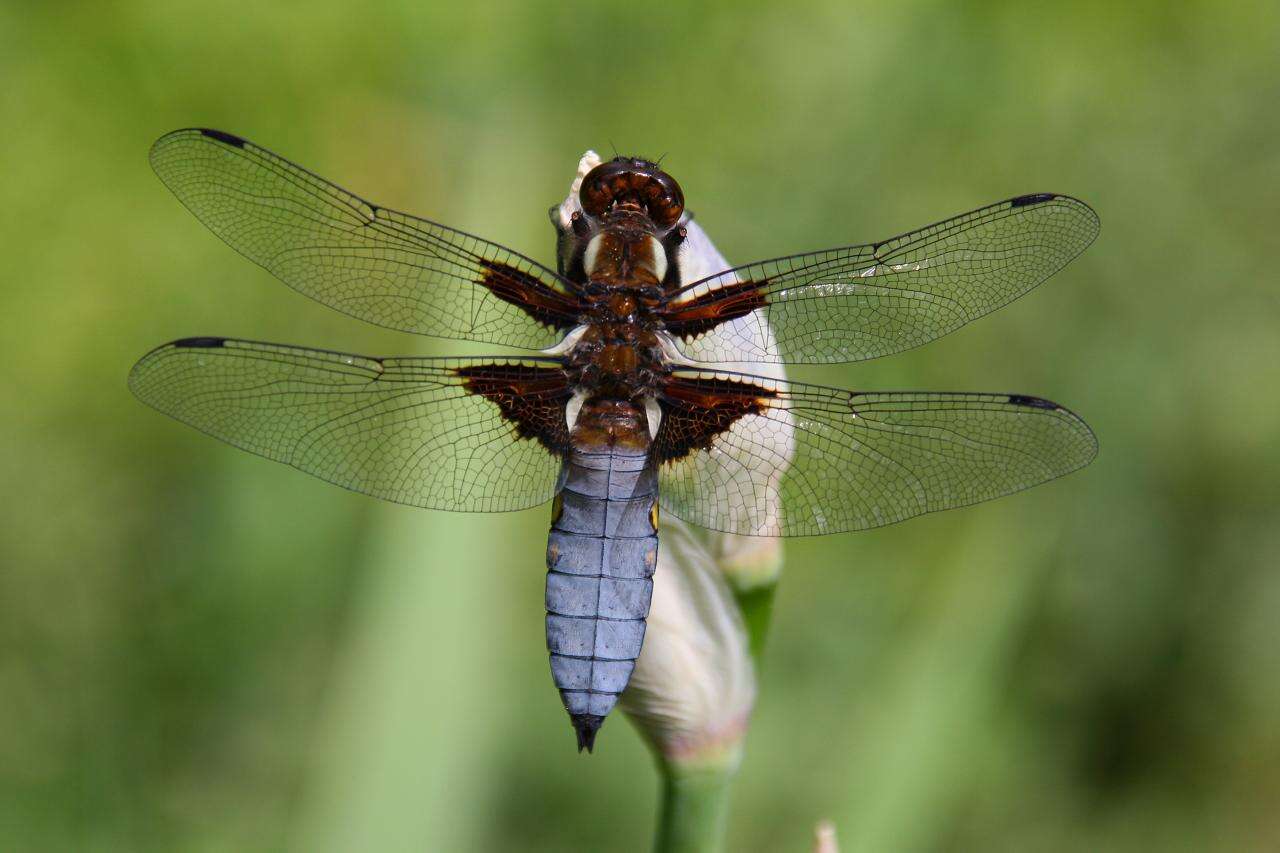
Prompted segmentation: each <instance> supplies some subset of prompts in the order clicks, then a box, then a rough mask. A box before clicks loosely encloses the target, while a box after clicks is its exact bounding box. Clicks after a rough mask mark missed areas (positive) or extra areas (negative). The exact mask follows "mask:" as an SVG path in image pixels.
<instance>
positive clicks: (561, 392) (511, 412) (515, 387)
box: [457, 364, 573, 456]
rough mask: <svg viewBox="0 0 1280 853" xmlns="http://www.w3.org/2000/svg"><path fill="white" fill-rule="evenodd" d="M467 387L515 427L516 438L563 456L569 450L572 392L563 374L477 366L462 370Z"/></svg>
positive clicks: (519, 367) (554, 370)
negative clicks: (567, 420) (566, 412)
mask: <svg viewBox="0 0 1280 853" xmlns="http://www.w3.org/2000/svg"><path fill="white" fill-rule="evenodd" d="M457 373H458V376H460V377H462V379H463V380H465V381H464V387H465V388H466V389H467V390H468V391H470V392H471V393H472V394H476V395H478V396H481V397H484V398H485V399H486V400H488V401H489V402H491V403H493V404H494V405H495V406H497V407H498V408H499V409H500V410H501V411H502V417H503V418H504V419H505V420H507V421H509V422H511V423H512V424H514V425H515V428H516V434H517V435H519V436H520V437H521V438H531V439H534V440H535V441H537V442H538V443H539V444H541V445H542V446H543V447H545V448H546V449H547V450H550V451H551V452H552V453H554V454H555V455H556V456H561V455H563V454H564V452H565V451H566V450H567V449H568V447H569V427H568V425H567V424H566V423H565V419H564V410H565V406H566V405H567V404H568V402H569V398H570V397H572V396H573V389H572V388H571V387H570V385H569V380H568V378H567V377H566V376H565V374H564V371H563V370H560V369H559V368H554V367H529V366H527V365H523V364H474V365H469V366H467V367H460V368H458V370H457Z"/></svg>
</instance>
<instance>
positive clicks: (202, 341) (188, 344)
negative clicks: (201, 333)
mask: <svg viewBox="0 0 1280 853" xmlns="http://www.w3.org/2000/svg"><path fill="white" fill-rule="evenodd" d="M226 342H227V339H226V338H183V339H182V340H180V341H174V342H173V345H174V346H175V347H184V348H190V349H216V348H218V347H221V346H222V345H223V344H225V343H226Z"/></svg>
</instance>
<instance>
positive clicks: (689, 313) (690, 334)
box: [661, 279, 769, 340]
mask: <svg viewBox="0 0 1280 853" xmlns="http://www.w3.org/2000/svg"><path fill="white" fill-rule="evenodd" d="M768 282H769V280H768V279H762V280H761V281H737V282H734V283H733V284H726V285H725V286H723V287H717V288H716V289H715V290H712V291H710V292H708V293H704V294H702V295H701V296H698V297H696V298H694V299H690V300H689V301H688V302H681V303H679V304H677V305H671V306H664V307H663V308H662V309H661V316H662V321H663V323H664V324H665V326H666V329H667V331H668V332H670V333H671V334H673V335H675V336H676V337H677V338H683V339H685V340H688V339H690V338H696V337H697V336H698V335H702V334H705V333H707V332H709V331H711V330H712V329H714V328H715V327H716V326H719V325H720V324H721V323H724V322H726V321H728V320H736V319H738V318H739V317H745V316H746V315H747V314H750V313H751V312H752V311H755V310H756V309H758V308H763V307H764V306H765V304H766V301H767V300H766V299H765V295H764V293H763V292H761V288H762V287H764V285H766V284H768Z"/></svg>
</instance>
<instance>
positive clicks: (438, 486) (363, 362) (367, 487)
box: [129, 338, 571, 512]
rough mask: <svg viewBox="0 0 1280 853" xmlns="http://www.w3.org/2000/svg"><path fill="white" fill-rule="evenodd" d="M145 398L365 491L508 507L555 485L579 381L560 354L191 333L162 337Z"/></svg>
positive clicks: (145, 362) (548, 492)
mask: <svg viewBox="0 0 1280 853" xmlns="http://www.w3.org/2000/svg"><path fill="white" fill-rule="evenodd" d="M129 387H130V388H131V389H132V390H133V392H134V394H136V395H137V396H138V397H139V398H140V399H141V400H142V401H143V402H145V403H147V404H149V405H151V406H154V407H155V408H157V409H159V410H160V411H162V412H164V413H165V414H167V415H170V416H172V417H174V418H177V419H178V420H180V421H183V422H185V423H188V424H190V425H191V426H194V427H196V428H197V429H200V430H202V431H204V432H207V433H209V434H210V435H213V436H215V437H217V438H220V439H222V440H223V441H226V442H228V443H230V444H233V445H235V446H237V447H241V448H243V449H245V450H248V451H250V452H252V453H257V454H258V455H260V456H265V457H267V458H268V459H274V460H276V461H278V462H285V463H287V464H289V465H292V466H294V467H295V468H299V469H301V470H303V471H306V472H307V473H309V474H314V475H315V476H317V477H319V478H321V479H323V480H327V481H329V482H331V483H336V484H338V485H340V486H343V487H345V488H348V489H352V490H354V491H357V492H363V493H364V494H367V495H372V496H374V497H378V498H384V499H386V500H390V501H396V502H397V503H404V504H411V505H413V506H420V507H429V508H431V509H449V510H463V511H468V512H497V511H504V510H516V509H524V508H526V507H530V506H534V505H536V504H539V503H541V502H543V501H545V500H548V499H549V498H551V497H552V495H553V494H554V492H555V487H556V479H557V476H558V474H559V470H560V459H561V457H562V454H563V453H564V450H565V447H566V446H567V443H568V435H567V432H566V427H565V420H564V408H565V403H566V402H567V401H568V399H569V396H570V393H571V392H570V390H569V387H568V384H567V381H566V379H565V376H564V373H563V372H562V371H561V370H560V369H559V367H558V366H557V362H556V361H555V360H554V359H530V360H521V361H510V362H503V361H493V360H486V359H458V358H381V359H379V358H368V357H365V356H358V355H346V354H343V353H336V352H326V351H323V350H312V349H303V348H300V347H291V346H284V345H280V344H268V343H256V342H252V341H238V340H230V339H225V338H189V339H186V340H182V341H175V342H174V343H171V344H166V345H164V346H162V347H159V348H158V349H155V350H153V351H152V352H150V353H149V354H147V355H146V356H145V357H143V358H142V360H141V361H139V362H138V363H137V365H135V366H134V368H133V371H132V372H131V373H130V374H129Z"/></svg>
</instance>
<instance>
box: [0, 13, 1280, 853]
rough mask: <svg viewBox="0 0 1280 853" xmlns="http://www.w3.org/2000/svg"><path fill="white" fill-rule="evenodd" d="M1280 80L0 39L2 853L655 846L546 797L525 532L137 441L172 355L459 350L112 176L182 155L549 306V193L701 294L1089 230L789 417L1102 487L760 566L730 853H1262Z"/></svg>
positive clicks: (290, 24) (1239, 41) (795, 23)
mask: <svg viewBox="0 0 1280 853" xmlns="http://www.w3.org/2000/svg"><path fill="white" fill-rule="evenodd" d="M1278 37H1280V27H1278V25H1277V7H1276V6H1275V5H1274V4H1265V5H1264V4H1257V5H1256V6H1255V5H1253V4H1221V3H1209V2H1200V3H1186V4H1165V3H1135V4H1113V3H1109V2H1107V3H1103V2H1097V3H1087V4H1056V5H1053V6H1045V5H1042V4H1027V3H989V4H963V5H961V4H950V3H944V2H912V3H902V4H886V5H883V6H881V5H870V6H861V7H860V6H856V5H853V4H847V3H843V2H828V3H821V4H816V5H809V4H789V3H788V4H784V3H777V4H765V3H744V2H735V3H711V4H703V5H699V6H697V7H686V8H666V7H662V6H658V5H652V6H650V5H645V4H639V5H636V4H632V5H630V6H629V7H628V8H626V9H623V10H616V11H615V10H611V9H608V8H606V6H605V4H591V5H581V4H573V3H555V4H546V5H542V4H524V3H516V2H513V3H506V4H503V3H499V4H491V3H485V2H480V3H469V4H434V3H427V2H402V3H369V4H350V3H344V2H335V0H311V2H307V3H296V2H289V3H252V4H233V5H221V4H208V3H192V2H171V0H165V2H160V1H159V0H155V2H106V3H45V4H34V3H33V4H24V3H15V2H13V0H9V2H7V3H4V4H2V5H0V118H2V119H3V126H4V132H3V133H2V134H0V164H2V165H3V172H4V178H3V180H2V181H0V257H2V258H3V260H2V261H0V265H2V268H3V275H2V278H0V280H2V282H3V284H2V285H0V287H2V288H3V289H2V291H0V316H3V318H4V329H5V333H4V349H5V352H6V357H5V358H4V359H3V361H2V362H0V378H2V379H3V383H4V387H5V389H6V391H5V393H6V394H7V399H6V402H5V404H4V405H3V406H0V429H2V430H3V436H4V440H3V442H0V476H2V477H3V483H4V488H3V490H2V491H0V516H2V518H3V521H0V849H4V850H18V851H25V850H71V849H75V850H92V851H98V850H102V851H116V850H120V851H125V850H128V851H149V850H155V851H160V850H164V851H169V850H184V851H186V850H191V851H221V850H237V851H239V850H264V851H265V850H278V849H282V848H290V847H292V848H293V849H303V850H333V851H348V850H386V851H390V850H415V849H425V850H450V851H453V850H457V851H470V850H510V849H520V850H535V851H544V850H545V851H552V850H557V851H558V850H599V849H610V850H645V849H648V847H649V844H650V834H651V827H652V821H653V814H654V810H655V807H656V801H657V782H656V779H655V775H654V772H653V770H652V767H651V762H650V758H649V756H648V754H647V752H646V750H645V748H644V746H643V745H642V743H641V741H640V740H639V738H638V737H637V735H636V734H635V732H634V731H633V730H632V729H631V727H630V725H629V724H628V723H627V722H625V721H624V719H623V718H622V716H621V715H618V716H617V717H616V718H615V719H613V720H611V722H610V724H609V725H608V726H607V727H606V728H605V730H604V732H603V734H602V736H601V741H600V745H599V746H600V748H599V749H598V750H597V754H596V755H595V756H592V757H587V756H585V755H582V756H580V755H578V754H576V753H575V752H574V749H573V736H572V733H571V730H570V728H569V725H568V723H567V721H566V720H565V717H564V712H563V710H562V709H561V708H560V706H559V701H558V697H557V695H556V692H555V690H554V689H553V687H552V685H551V681H550V678H549V675H548V671H547V663H546V657H545V651H544V643H543V634H542V632H543V626H542V583H543V578H542V575H543V549H544V547H545V529H546V525H547V520H548V510H547V509H546V508H540V509H537V510H533V511H529V512H525V513H520V514H516V515H508V516H486V517H481V516H460V515H452V514H447V513H434V512H427V511H415V510H411V509H407V508H404V507H399V506H392V505H387V504H381V503H378V502H376V501H374V500H371V499H368V498H364V497H360V496H358V495H355V494H351V493H348V492H344V491H343V490H341V489H338V488H335V487H332V486H328V485H326V484H324V483H322V482H320V481H318V480H314V479H311V478H308V477H306V476H304V475H302V474H300V473H298V472H296V471H293V470H290V469H289V468H287V467H284V466H280V465H276V464H272V463H269V462H266V461H264V460H261V459H258V458H255V457H251V456H249V455H247V454H243V453H241V452H239V451H237V450H234V449H232V448H230V447H227V446H225V445H222V444H219V443H217V442H215V441H213V440H212V439H209V438H206V437H204V436H202V435H199V434H197V433H196V432H195V431H193V430H190V429H188V428H186V427H183V426H181V425H179V424H177V423H175V422H173V421H170V420H168V419H166V418H164V417H163V416H161V415H159V414H157V413H156V412H154V411H152V410H150V409H148V408H146V407H144V406H143V405H141V404H140V403H138V402H137V401H135V400H134V399H132V398H131V397H130V395H129V393H128V391H127V390H126V388H125V375H126V373H127V371H128V369H129V367H130V365H131V364H132V363H133V361H134V360H135V359H136V358H137V357H139V356H141V355H142V354H143V353H145V352H146V351H147V350H148V349H150V348H151V347H152V346H154V345H156V344H159V343H161V342H163V341H167V340H171V339H173V338H177V337H182V336H187V335H196V334H222V335H234V336H239V337H248V338H257V339H265V340H278V341H283V342H289V343H297V344H309V345H314V346H322V347H329V348H337V349H348V350H352V351H355V352H367V353H373V354H410V353H439V354H443V353H446V352H477V351H478V350H477V349H475V348H468V347H466V346H459V345H454V344H450V343H439V342H432V341H429V340H427V339H412V338H410V336H407V335H399V334H395V333H392V332H386V331H383V330H379V329H374V328H372V327H368V326H365V325H362V324H360V323H358V322H356V321H353V320H350V319H348V318H345V317H343V316H341V315H339V314H337V313H336V312H334V311H330V310H326V309H325V308H323V307H321V306H319V305H318V304H315V303H312V302H310V301H308V300H306V299H304V298H303V297H300V296H298V295H297V294H295V293H293V292H292V291H290V290H289V289H288V288H286V287H285V286H283V285H281V284H279V283H278V282H276V281H275V280H273V279H272V278H271V277H270V276H269V275H268V274H267V273H266V272H264V271H262V270H260V269H258V268H257V267H255V266H253V265H252V264H250V263H249V262H247V261H245V260H243V259H241V258H240V257H238V256H237V255H236V254H235V253H234V252H232V251H231V250H230V249H228V248H227V247H226V246H224V245H223V244H222V243H221V242H219V241H218V240H217V239H216V238H215V237H213V236H212V235H211V234H210V233H208V232H207V231H205V229H204V228H203V227H202V226H201V225H200V224H199V223H197V222H196V220H195V219H194V218H193V217H192V216H190V215H189V214H188V213H186V212H185V211H184V210H183V209H182V208H181V206H180V205H179V204H178V203H177V202H176V201H175V200H174V199H173V198H172V197H171V196H170V195H169V194H168V193H167V192H166V191H165V189H164V188H163V187H162V186H161V184H160V182H159V181H158V180H156V179H155V177H154V176H153V175H152V174H151V172H150V170H149V168H148V166H147V162H146V153H147V148H148V146H149V145H150V144H151V142H152V140H153V139H154V138H155V137H157V136H159V135H160V134H162V133H164V132H165V131H168V130H171V129H174V128H177V127H184V126H189V125H205V126H211V127H218V128H223V129H226V130H229V131H233V132H235V133H239V134H243V135H245V136H248V137H249V138H251V139H254V140H256V141H258V142H260V143H261V144H263V145H266V146H267V147H269V148H272V149H275V150H276V151H279V152H281V153H282V154H284V155H286V156H288V157H290V158H292V159H295V160H297V161H298V162H301V163H303V164H305V165H308V166H310V167H311V168H313V169H315V170H316V171H318V172H319V173H321V174H323V175H326V176H328V177H331V178H333V179H334V180H336V181H338V182H339V183H341V184H343V185H345V186H348V187H350V188H352V189H354V190H356V191H358V192H361V193H363V194H365V195H367V196H368V197H370V198H372V199H374V200H376V201H378V202H381V203H383V204H386V205H389V206H392V207H397V208H401V209H405V210H409V211H414V212H418V213H421V214H423V215H426V216H429V217H432V218H435V219H439V220H441V221H444V222H448V223H450V224H453V225H455V226H457V227H460V228H463V229H466V230H469V231H473V232H477V233H480V234H483V235H485V236H487V237H490V238H492V239H494V240H497V241H499V242H501V243H505V244H507V245H510V246H512V247H514V248H517V249H519V250H522V251H526V252H528V253H530V254H532V255H533V256H534V257H537V258H539V259H541V260H543V261H544V262H550V261H552V259H553V242H552V233H551V229H550V227H549V226H548V224H547V221H546V209H547V207H548V206H549V205H551V204H552V203H554V202H556V201H558V200H559V199H560V198H562V197H563V195H564V192H565V190H566V188H567V184H568V181H569V179H570V177H571V176H572V172H573V168H574V166H575V164H576V162H577V158H578V156H579V154H580V153H581V152H582V151H583V150H584V149H585V148H587V147H596V148H598V149H601V150H602V151H605V152H608V151H610V148H611V145H616V146H617V147H618V149H620V150H622V151H624V152H627V153H632V152H634V153H639V154H647V155H651V156H657V155H661V154H664V153H665V154H666V155H667V159H666V160H665V161H664V165H665V166H666V167H668V168H669V169H670V170H671V172H672V173H673V174H674V175H676V177H677V178H678V179H679V180H680V181H681V183H682V184H683V187H684V189H685V193H686V196H687V198H688V199H689V203H690V206H691V208H692V209H693V210H694V211H696V213H697V215H698V219H699V221H700V222H701V223H702V225H703V226H704V227H705V228H706V229H707V231H708V232H709V233H710V234H711V236H712V237H713V239H715V240H716V241H717V242H718V244H719V246H720V248H721V250H722V251H723V252H724V253H725V254H726V255H727V256H728V257H729V258H730V259H731V260H733V261H735V262H746V261H749V260H756V259H759V258H764V257H771V256H774V255H779V254H787V253H792V252H798V251H802V250H806V249H817V248H823V247H826V246H830V245H840V244H844V243H848V242H860V241H863V240H871V239H876V238H880V237H885V236H888V235H890V234H894V233H898V232H900V231H903V230H906V229H908V228H912V227H915V226H918V225H922V224H924V223H926V222H931V221H934V220H936V219H939V218H942V217H944V216H947V215H950V214H953V213H958V212H960V211H963V210H967V209H970V208H972V207H975V206H977V205H979V204H982V203H986V202H989V201H993V200H996V199H1000V198H1005V197H1008V196H1012V195H1015V194H1019V193H1026V192H1033V191H1042V190H1050V191H1059V192H1066V193H1071V194H1073V195H1078V196H1080V197H1081V198H1084V199H1086V200H1088V201H1089V202H1090V203H1092V204H1093V205H1094V206H1095V207H1096V208H1097V210H1098V211H1099V213H1100V215H1101V217H1102V221H1103V230H1102V236H1101V238H1100V239H1099V240H1098V242H1097V243H1096V244H1095V245H1094V246H1093V248H1091V249H1090V250H1089V251H1088V252H1087V253H1086V254H1085V255H1084V256H1083V257H1082V258H1080V259H1079V260H1077V261H1076V262H1075V263H1074V264H1072V265H1071V266H1070V267H1069V268H1068V269H1066V270H1065V271H1063V272H1062V273H1060V274H1059V275H1058V276H1056V277H1055V278H1054V279H1053V280H1051V281H1050V282H1049V283H1048V284H1047V285H1046V286H1044V287H1043V288H1041V289H1040V290H1038V291H1036V292H1035V293H1034V294H1032V295H1031V296H1029V297H1027V298H1026V299H1023V300H1021V301H1019V302H1017V303H1015V304H1014V305H1012V306H1010V307H1008V308H1005V309H1004V310H1002V311H1000V312H998V313H997V314H995V315H993V316H991V317H989V318H987V319H984V320H982V321H981V322H978V323H975V324H973V325H971V326H969V327H967V328H965V329H964V330H963V331H961V332H958V333H956V334H954V335H952V336H949V337H947V338H945V339H943V340H942V341H939V342H937V343H935V344H932V345H930V346H928V347H925V348H923V349H920V350H916V351H913V352H910V353H907V354H904V355H901V356H898V357H895V358H891V359H886V360H883V361H881V362H876V363H869V364H862V365H855V366H849V367H841V368H830V369H821V370H819V369H807V370H802V369H793V370H792V372H791V375H792V376H793V377H798V378H806V379H812V380H817V381H827V382H832V383H837V384H842V385H848V386H851V387H857V388H920V389H929V388H937V389H971V390H996V391H1019V392H1024V393H1030V394H1039V395H1044V396H1048V397H1051V398H1053V399H1055V400H1059V401H1061V402H1063V403H1065V404H1067V405H1069V406H1071V407H1072V408H1073V409H1075V410H1076V411H1078V412H1080V413H1081V414H1083V415H1084V416H1085V417H1086V418H1087V419H1088V420H1089V422H1090V423H1091V424H1092V425H1093V427H1094V428H1095V430H1096V431H1097V433H1098V435H1099V437H1100V439H1101V443H1102V452H1101V455H1100V456H1099V458H1098V460H1097V461H1096V462H1095V463H1094V464H1093V466H1092V467H1090V468H1088V469H1086V470H1085V471H1083V472H1081V473H1079V474H1076V475H1073V476H1071V477H1069V478H1067V479H1065V480H1061V481H1059V482H1056V483H1053V484H1051V485H1048V486H1044V487H1041V488H1039V489H1036V490H1034V491H1031V492H1028V493H1025V494H1022V495H1019V496H1017V497H1013V498H1007V499H1004V500H1001V501H997V502H994V503H989V504H985V505H982V506H979V507H976V508H972V509H967V510H960V511H956V512H952V513H948V514H944V515H938V516H931V517H926V518H922V519H917V520H915V521H911V522H908V523H905V524H902V525H898V526H895V527H891V528H887V529H883V530H880V531H875V532H870V533H866V534H862V535H849V536H839V537H827V538H821V539H808V540H803V541H797V542H795V543H791V544H789V545H788V550H787V570H786V575H785V577H784V579H783V583H782V586H781V588H780V593H779V600H778V605H777V612H776V616H775V621H774V627H773V633H772V636H771V643H770V647H769V649H768V651H767V655H766V660H765V662H764V668H763V671H762V673H761V694H760V700H759V704H758V709H757V714H756V719H755V724H754V728H753V730H752V733H751V737H750V741H749V743H748V751H747V758H746V761H745V763H744V765H743V767H742V771H741V774H740V778H739V781H738V783H737V786H736V789H735V792H734V811H733V815H732V828H731V831H730V839H729V846H730V849H732V850H753V851H754V850H765V851H781V850H805V849H807V845H808V843H809V842H808V838H809V835H810V833H811V831H812V827H813V825H814V823H815V822H816V821H817V820H819V819H820V818H831V819H833V820H834V821H835V822H836V824H837V827H838V829H839V832H840V836H841V840H842V842H843V848H844V849H845V850H846V851H848V850H870V851H927V850H1103V851H1112V850H1115V851H1121V850H1124V851H1128V850H1135V851H1136V850H1152V849H1161V850H1232V851H1236V850H1263V849H1274V848H1275V845H1276V843H1277V838H1280V810H1277V808H1276V804H1277V802H1278V800H1280V567H1278V566H1277V565H1276V563H1277V555H1278V554H1280V524H1277V522H1278V521H1280V514H1278V513H1277V508H1278V506H1280V501H1278V500H1277V498H1278V497H1280V496H1278V495H1277V490H1278V487H1277V473H1278V472H1277V469H1278V467H1280V466H1278V465H1277V463H1278V462H1280V441H1278V439H1280V405H1277V400H1276V397H1277V393H1276V389H1277V387H1278V384H1280V335H1278V334H1277V330H1278V329H1280V299H1278V298H1277V295H1276V275H1275V271H1274V269H1275V247H1276V235H1277V229H1278V228H1280V202H1278V201H1277V199H1278V198H1280V194H1278V192H1277V190H1278V188H1280V180H1278V179H1280V145H1278V144H1277V139H1278V138H1280V110H1278V109H1277V105H1278V104H1280V60H1278V59H1277V56H1278V54H1277V50H1276V44H1277V40H1278ZM474 636H480V637H482V638H483V639H482V641H481V642H480V643H478V644H476V643H474V642H472V640H471V638H472V637H474Z"/></svg>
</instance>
